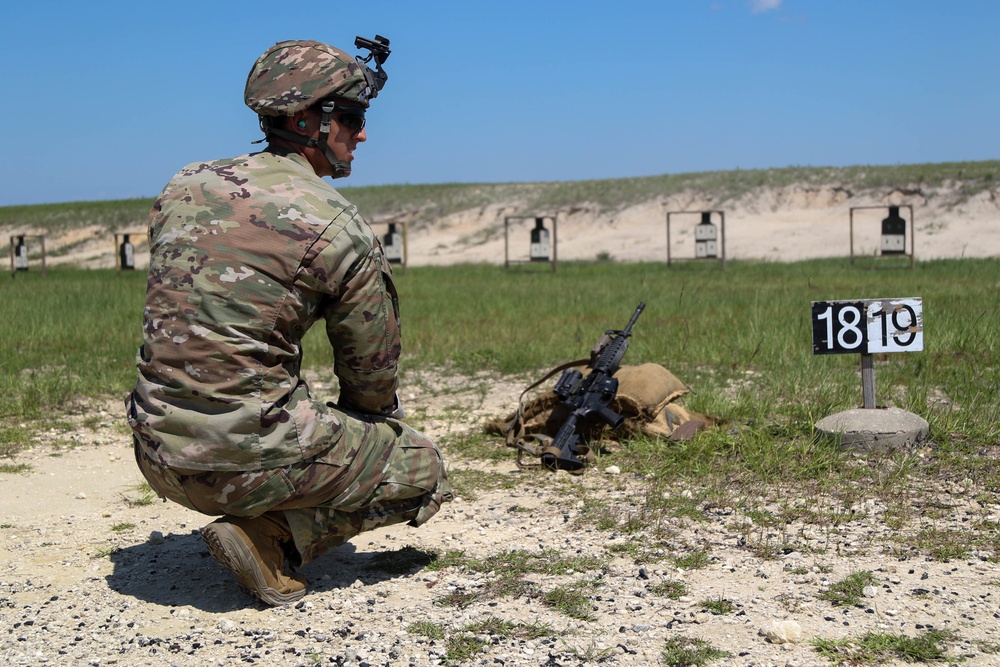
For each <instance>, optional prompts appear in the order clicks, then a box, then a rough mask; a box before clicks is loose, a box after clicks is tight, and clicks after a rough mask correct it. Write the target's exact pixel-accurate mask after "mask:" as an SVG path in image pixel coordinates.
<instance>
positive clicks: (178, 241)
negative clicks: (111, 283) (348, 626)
mask: <svg viewBox="0 0 1000 667" xmlns="http://www.w3.org/2000/svg"><path fill="white" fill-rule="evenodd" d="M149 241H150V267H149V282H148V288H147V293H146V306H145V312H144V333H145V340H144V343H143V345H142V347H141V348H140V349H139V352H138V354H137V357H136V363H137V366H138V369H139V379H138V382H137V384H136V387H135V389H134V390H133V391H132V392H131V394H129V396H128V398H127V399H126V406H127V411H128V420H129V424H130V425H131V427H132V429H133V431H134V434H135V440H136V458H137V460H138V462H139V467H140V469H141V470H142V471H143V474H144V475H145V476H146V478H147V479H148V480H149V482H150V484H151V485H152V486H153V487H154V488H155V489H156V490H157V491H158V492H159V493H161V494H162V495H164V496H166V497H167V498H170V499H171V500H174V501H176V502H178V503H180V504H182V505H185V506H186V507H189V508H191V509H194V510H197V511H199V512H203V513H206V514H229V515H235V516H245V517H254V516H259V515H261V514H263V513H265V512H270V511H281V512H283V513H284V516H285V519H286V520H287V522H288V525H289V527H290V528H291V530H292V534H293V537H294V541H295V546H296V548H297V551H298V552H299V556H300V560H301V561H302V562H307V561H308V560H310V559H312V558H315V557H316V556H318V555H320V554H322V553H323V552H324V551H326V550H328V549H330V548H332V547H333V546H336V545H337V544H340V543H342V542H343V541H345V540H346V539H348V538H350V537H351V536H352V535H355V534H357V533H358V532H361V531H363V530H367V529H369V528H372V527H374V526H376V525H388V524H391V523H397V522H400V521H404V520H406V521H411V522H412V523H413V524H414V525H419V524H421V523H423V522H424V521H426V520H428V519H429V518H430V517H431V516H433V515H434V514H435V513H436V512H437V510H438V509H439V507H440V504H441V503H442V502H445V501H447V500H449V499H450V498H451V488H450V486H449V485H448V481H447V479H446V476H445V471H444V464H443V461H442V459H441V455H440V452H439V451H438V449H437V448H436V446H435V445H434V444H433V443H432V442H431V441H430V440H428V439H427V438H426V437H424V436H422V435H421V434H420V433H418V432H416V431H415V430H413V429H412V428H410V427H408V426H406V425H405V424H403V423H402V422H400V421H398V420H396V419H393V418H392V417H391V416H390V415H391V414H392V413H393V410H394V409H395V408H396V407H397V405H396V402H395V397H396V389H397V370H398V360H399V355H400V329H399V318H398V304H397V299H396V291H395V288H394V287H393V283H392V275H391V270H390V268H389V265H388V263H387V261H386V259H385V257H384V255H383V251H382V248H381V245H380V244H379V242H378V240H377V238H376V237H375V236H374V234H373V233H372V231H371V229H370V228H369V227H368V225H367V224H366V223H365V221H364V220H363V219H362V218H361V216H360V215H358V213H357V210H356V209H355V207H354V206H353V205H351V204H350V203H349V202H347V201H346V200H345V199H343V198H342V197H341V195H340V194H339V193H338V192H337V191H336V190H335V189H333V188H332V187H330V186H329V185H328V184H327V183H326V182H325V181H323V179H322V178H320V177H318V176H317V175H316V174H315V172H314V170H313V168H312V167H311V166H310V164H309V163H308V162H307V161H306V160H305V159H304V158H303V157H301V156H300V155H299V154H298V153H295V152H288V151H283V150H280V149H273V148H269V149H268V150H266V151H264V152H261V153H255V154H250V155H244V156H240V157H237V158H233V159H227V160H219V161H215V162H209V163H195V164H191V165H188V166H187V167H185V168H184V169H182V170H181V171H180V172H179V173H178V174H177V175H176V176H174V178H173V179H172V180H171V181H170V183H169V184H168V185H167V187H166V188H165V189H164V191H163V192H162V193H161V195H160V197H159V198H158V199H157V201H156V204H155V205H154V207H153V210H152V212H151V215H150V227H149ZM319 318H323V319H324V320H325V323H326V330H327V335H328V337H329V340H330V343H331V345H332V346H333V350H334V371H335V373H336V375H337V377H338V379H339V380H340V387H341V394H340V398H339V404H338V405H333V404H330V403H323V402H321V401H318V400H316V399H314V398H312V396H311V395H310V393H309V388H308V386H307V385H306V383H305V381H304V380H303V379H302V378H301V377H300V364H301V359H302V348H301V339H302V336H303V335H304V334H305V333H306V331H307V330H308V329H309V328H310V326H312V324H313V323H314V322H316V321H317V320H318V319H319Z"/></svg>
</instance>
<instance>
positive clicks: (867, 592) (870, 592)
mask: <svg viewBox="0 0 1000 667" xmlns="http://www.w3.org/2000/svg"><path fill="white" fill-rule="evenodd" d="M861 594H862V595H864V596H865V597H866V598H873V597H875V596H876V595H878V589H877V588H875V587H874V586H865V587H864V588H862V589H861Z"/></svg>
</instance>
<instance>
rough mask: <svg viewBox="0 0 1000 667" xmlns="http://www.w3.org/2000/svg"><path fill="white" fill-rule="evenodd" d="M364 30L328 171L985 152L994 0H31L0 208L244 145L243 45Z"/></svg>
mask: <svg viewBox="0 0 1000 667" xmlns="http://www.w3.org/2000/svg"><path fill="white" fill-rule="evenodd" d="M341 7H346V8H347V10H341V9H340V8H341ZM375 33H378V34H381V35H384V36H386V37H388V38H389V39H390V40H391V45H392V55H391V57H390V58H389V60H388V62H387V63H386V70H387V71H388V73H389V82H388V84H387V85H386V88H385V90H384V91H383V93H382V94H381V95H380V96H379V98H378V99H377V100H375V101H374V102H373V105H372V109H371V111H370V112H369V120H368V142H367V143H366V144H364V145H362V146H361V147H360V148H359V149H358V151H357V158H356V161H355V163H354V167H355V169H354V175H352V176H351V177H350V178H349V179H347V180H345V181H338V185H340V184H342V185H383V184H401V183H445V182H499V181H565V180H581V179H602V178H616V177H626V176H646V175H654V174H664V173H685V172H694V171H709V170H725V169H736V168H742V169H748V168H768V167H785V166H792V165H800V166H805V165H811V166H844V165H855V164H906V163H915V162H946V161H964V160H989V159H997V158H1000V39H998V38H997V35H998V34H1000V2H996V1H995V0H956V1H955V2H943V1H941V0H935V1H931V0H714V1H713V0H635V1H630V0H618V1H617V2H608V1H606V0H605V1H602V2H597V1H590V0H581V1H577V2H555V1H546V0H534V1H532V2H528V1H523V0H512V1H505V2H501V1H499V0H497V1H494V2H481V1H479V0H463V1H445V0H440V1H436V0H423V1H420V2H418V1H416V0H411V1H403V0H381V1H373V2H355V3H329V2H327V3H324V2H302V3H295V2H275V1H274V0H271V1H270V2H256V1H249V2H239V3H235V2H234V3H217V2H209V1H205V2H190V1H188V0H177V1H175V2H171V3H163V2H156V1H152V2H136V1H135V0H132V1H130V2H117V1H110V2H60V1H46V0H36V1H35V2H30V3H22V2H12V3H6V5H5V7H4V10H3V21H2V23H0V50H2V53H3V56H4V57H3V58H0V82H2V89H3V93H2V99H3V102H4V103H3V104H0V127H2V130H0V131H2V133H3V144H4V146H5V148H6V150H5V151H4V152H3V157H2V159H0V205H11V204H33V203H44V202H60V201H77V200H95V199H120V198H128V197H151V196H154V195H156V194H157V193H158V192H159V190H160V188H161V187H162V186H163V185H164V184H165V183H166V181H167V180H168V179H169V178H170V176H171V175H172V174H173V173H174V172H175V171H177V170H178V169H179V168H180V167H182V166H184V165H185V164H187V163H189V162H194V161H199V160H209V159H214V158H219V157H229V156H233V155H239V154H241V153H245V152H249V151H251V150H256V149H257V148H256V147H254V146H252V145H251V144H250V142H251V141H253V140H255V139H258V138H259V137H260V133H259V130H258V128H257V123H256V118H255V117H254V115H253V113H252V112H250V111H249V110H248V109H247V108H246V107H245V106H243V84H244V82H245V80H246V75H247V72H248V71H249V68H250V66H251V64H252V63H253V61H254V60H255V59H256V58H257V56H259V55H260V54H261V53H262V52H263V51H264V50H265V49H266V48H268V47H269V46H270V45H271V44H273V43H274V42H277V41H280V40H283V39H317V40H321V41H326V42H328V43H331V44H334V45H335V46H339V47H341V48H344V49H345V50H348V51H349V52H351V53H355V52H356V51H355V49H354V48H353V42H354V36H355V35H364V36H366V37H372V36H373V35H374V34H375Z"/></svg>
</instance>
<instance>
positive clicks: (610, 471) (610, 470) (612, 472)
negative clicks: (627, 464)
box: [604, 466, 622, 475]
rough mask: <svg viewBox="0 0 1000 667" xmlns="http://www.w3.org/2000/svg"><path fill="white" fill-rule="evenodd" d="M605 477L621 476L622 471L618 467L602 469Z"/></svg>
mask: <svg viewBox="0 0 1000 667" xmlns="http://www.w3.org/2000/svg"><path fill="white" fill-rule="evenodd" d="M604 474H605V475H620V474H622V469H621V468H619V467H618V466H608V467H607V468H605V469H604Z"/></svg>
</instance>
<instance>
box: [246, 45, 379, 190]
mask: <svg viewBox="0 0 1000 667" xmlns="http://www.w3.org/2000/svg"><path fill="white" fill-rule="evenodd" d="M354 45H355V48H359V49H367V50H368V51H369V53H368V55H367V56H364V57H362V56H355V57H354V58H351V56H349V55H348V54H346V53H344V52H343V51H341V50H340V49H337V48H334V47H332V46H329V45H327V44H323V43H322V42H316V41H312V40H290V41H285V42H279V43H277V44H275V45H274V46H272V47H271V48H270V49H268V50H267V51H265V52H264V55H262V56H261V57H260V58H258V59H257V62H255V63H254V65H253V67H252V68H251V69H250V74H249V75H248V76H247V82H246V89H245V91H244V97H243V99H244V102H245V103H246V105H247V106H248V107H250V109H252V110H253V111H255V112H256V113H257V115H258V117H259V119H260V129H261V131H263V132H264V137H265V139H267V140H268V141H270V140H271V138H272V137H280V138H282V139H285V140H286V141H291V142H293V143H297V144H302V145H304V146H309V147H311V148H319V149H320V150H321V151H322V152H323V155H324V157H326V159H327V161H328V162H329V163H330V164H331V166H332V167H333V171H334V173H333V177H334V178H339V177H341V176H346V175H348V174H350V173H351V165H350V163H349V162H345V161H341V160H338V159H337V157H336V155H334V153H333V151H332V150H331V149H330V147H329V145H328V144H327V140H328V139H329V136H330V129H331V125H330V123H331V120H332V118H333V114H334V113H336V112H337V111H339V110H345V109H351V108H353V109H355V110H356V109H357V107H358V106H359V105H360V106H361V107H363V108H368V106H369V104H370V101H371V100H372V99H374V98H375V97H377V96H378V93H379V91H380V90H382V88H383V87H384V86H385V82H386V81H387V80H388V78H389V75H388V74H386V72H385V70H384V69H382V65H383V64H384V63H385V61H386V59H388V57H389V54H390V53H391V51H390V50H389V40H388V39H386V38H385V37H383V36H381V35H375V39H365V38H364V37H360V36H359V37H357V38H355V40H354ZM372 60H374V61H375V71H372V70H371V68H369V67H368V63H369V62H371V61H372ZM313 106H319V109H320V113H321V116H320V131H319V136H318V137H306V136H303V135H301V134H298V133H296V132H291V131H289V130H286V129H284V128H283V127H280V125H281V124H280V123H275V122H274V121H273V119H274V118H281V117H284V116H292V115H294V114H296V113H298V112H300V111H304V110H305V109H308V108H310V107H313Z"/></svg>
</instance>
